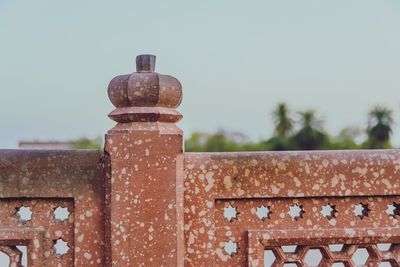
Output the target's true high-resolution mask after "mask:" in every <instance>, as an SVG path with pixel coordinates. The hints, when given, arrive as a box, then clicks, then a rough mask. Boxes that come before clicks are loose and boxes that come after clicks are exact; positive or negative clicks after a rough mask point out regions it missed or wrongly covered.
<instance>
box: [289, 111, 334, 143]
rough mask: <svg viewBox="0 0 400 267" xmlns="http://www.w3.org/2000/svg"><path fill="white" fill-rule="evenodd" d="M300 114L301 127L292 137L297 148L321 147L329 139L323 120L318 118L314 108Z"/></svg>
mask: <svg viewBox="0 0 400 267" xmlns="http://www.w3.org/2000/svg"><path fill="white" fill-rule="evenodd" d="M299 114H300V116H301V118H300V124H301V128H300V130H299V131H298V132H297V133H296V134H295V135H294V136H293V138H292V139H293V143H294V144H295V146H296V148H297V149H301V150H315V149H321V147H322V146H323V145H324V144H325V143H326V141H327V140H328V137H327V135H326V133H325V132H324V130H323V129H322V121H321V120H319V119H317V116H316V113H315V111H312V110H308V111H305V112H300V113H299Z"/></svg>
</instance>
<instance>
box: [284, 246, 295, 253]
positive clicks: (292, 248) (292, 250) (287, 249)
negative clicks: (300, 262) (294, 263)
mask: <svg viewBox="0 0 400 267" xmlns="http://www.w3.org/2000/svg"><path fill="white" fill-rule="evenodd" d="M281 248H282V251H283V252H284V253H286V254H294V253H296V250H297V245H288V246H281Z"/></svg>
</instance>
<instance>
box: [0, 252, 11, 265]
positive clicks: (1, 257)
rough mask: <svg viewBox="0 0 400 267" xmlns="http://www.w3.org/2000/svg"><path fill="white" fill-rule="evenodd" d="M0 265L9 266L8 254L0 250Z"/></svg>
mask: <svg viewBox="0 0 400 267" xmlns="http://www.w3.org/2000/svg"><path fill="white" fill-rule="evenodd" d="M0 266H10V256H8V255H7V254H6V253H4V252H3V251H0Z"/></svg>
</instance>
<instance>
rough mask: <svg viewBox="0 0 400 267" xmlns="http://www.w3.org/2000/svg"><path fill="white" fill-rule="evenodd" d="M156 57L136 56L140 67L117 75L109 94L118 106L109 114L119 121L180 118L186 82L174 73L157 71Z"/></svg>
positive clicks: (175, 119)
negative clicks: (173, 75) (177, 77)
mask: <svg viewBox="0 0 400 267" xmlns="http://www.w3.org/2000/svg"><path fill="white" fill-rule="evenodd" d="M155 62H156V57H155V56H153V55H139V56H137V57H136V71H137V72H134V73H132V74H128V75H120V76H117V77H115V78H113V79H112V80H111V82H110V84H109V85H108V97H109V98H110V100H111V103H113V105H114V106H115V107H116V109H115V110H114V111H112V112H111V113H110V114H109V115H108V116H109V117H110V118H111V119H113V120H114V121H116V122H119V123H128V122H155V121H160V122H177V121H179V120H180V119H181V118H182V115H181V114H180V113H179V112H177V111H176V110H175V108H177V107H178V106H179V104H180V103H181V101H182V86H181V84H180V82H179V81H178V80H177V79H175V78H174V77H172V76H169V75H161V74H158V73H156V72H154V69H155Z"/></svg>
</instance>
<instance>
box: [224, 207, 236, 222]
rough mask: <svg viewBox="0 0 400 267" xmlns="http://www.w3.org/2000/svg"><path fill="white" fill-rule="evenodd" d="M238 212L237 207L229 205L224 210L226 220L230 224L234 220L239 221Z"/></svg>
mask: <svg viewBox="0 0 400 267" xmlns="http://www.w3.org/2000/svg"><path fill="white" fill-rule="evenodd" d="M237 215H238V211H237V208H236V207H232V206H231V205H229V206H228V207H225V208H224V218H225V219H226V220H227V221H228V222H232V221H233V220H237Z"/></svg>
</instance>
